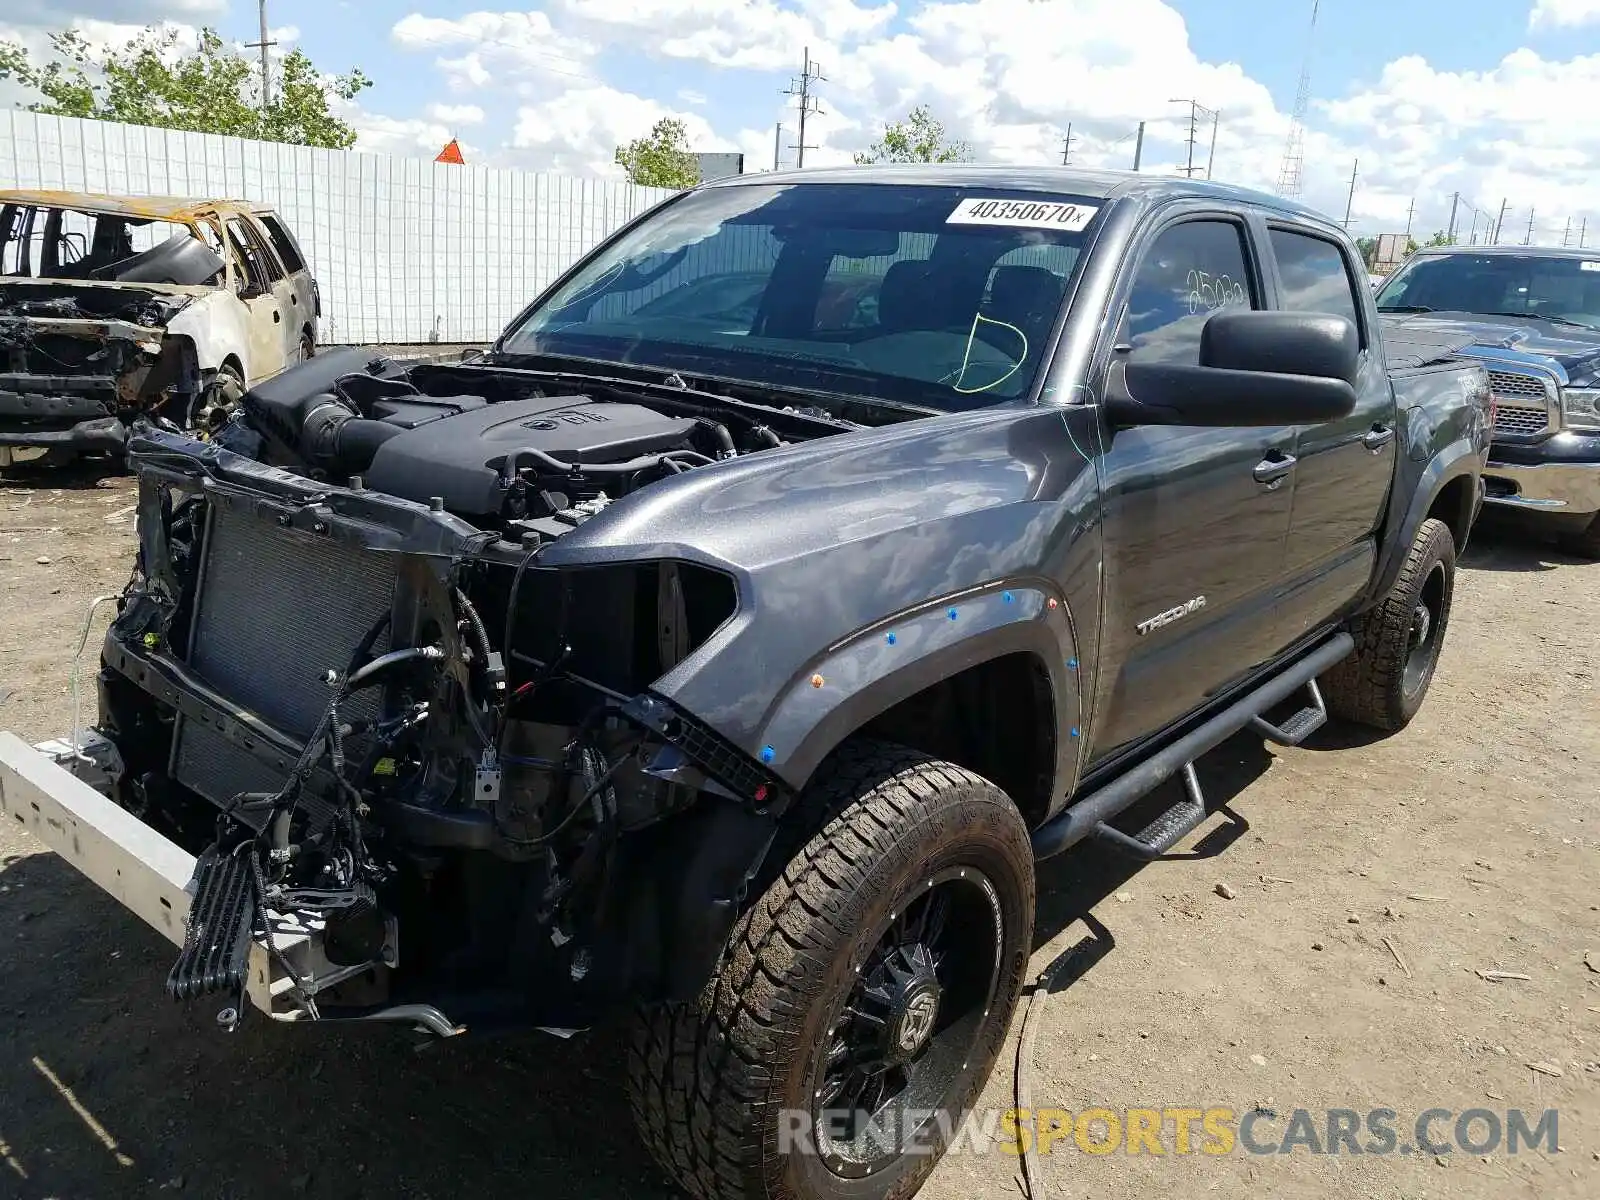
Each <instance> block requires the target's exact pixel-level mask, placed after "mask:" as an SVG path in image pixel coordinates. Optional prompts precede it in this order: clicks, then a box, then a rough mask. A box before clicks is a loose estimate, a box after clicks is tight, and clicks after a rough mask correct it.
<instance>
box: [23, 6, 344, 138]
mask: <svg viewBox="0 0 1600 1200" xmlns="http://www.w3.org/2000/svg"><path fill="white" fill-rule="evenodd" d="M50 45H51V49H52V50H53V51H54V56H53V57H52V59H51V60H50V61H49V62H46V63H44V64H42V65H40V64H36V63H34V62H33V61H32V60H31V59H30V58H29V56H28V52H27V51H26V50H25V49H24V48H23V47H22V46H20V45H17V44H16V43H14V42H0V79H15V80H16V81H17V82H19V83H21V84H22V85H23V86H25V87H27V88H30V89H32V90H33V91H35V92H38V93H39V95H40V96H41V97H42V99H39V100H37V101H34V102H33V103H31V104H29V105H28V108H29V109H30V110H31V111H33V112H36V113H44V114H46V115H49V116H57V117H89V118H92V119H95V120H100V121H125V122H127V123H128V124H131V125H154V126H157V127H159V128H162V129H183V130H187V131H189V132H191V133H224V134H232V135H234V136H236V137H247V138H260V139H262V140H265V141H269V142H292V143H294V144H295V145H300V146H324V147H327V148H329V149H334V150H348V149H349V148H350V147H351V146H353V145H355V140H356V131H355V130H354V129H352V128H351V127H350V126H349V125H348V124H346V123H345V122H344V121H341V120H340V119H339V118H338V117H336V116H334V115H333V113H331V112H330V111H329V104H330V103H331V102H332V101H333V100H334V99H335V98H337V99H339V100H350V99H353V98H354V97H355V96H356V94H357V93H358V92H360V91H361V90H362V89H363V88H367V87H371V86H372V81H371V80H370V79H368V78H367V77H366V76H365V75H363V74H362V73H361V71H360V70H359V69H357V70H352V71H350V73H349V74H346V75H335V76H327V75H323V74H322V73H321V72H319V71H318V70H317V69H316V67H315V66H314V65H313V64H312V62H311V60H310V58H308V57H307V56H306V54H305V52H304V51H302V50H294V51H291V52H290V53H289V54H287V55H285V56H284V58H283V60H282V61H281V62H280V63H279V64H278V66H279V70H278V78H277V79H276V80H275V81H274V86H273V88H272V91H271V98H270V100H269V101H268V103H267V105H266V107H265V109H264V110H263V108H262V105H261V75H260V68H259V65H258V63H257V62H256V60H254V59H250V58H246V57H245V56H244V54H243V53H241V52H240V51H239V50H238V49H236V48H234V47H233V46H231V45H229V44H228V43H226V42H224V41H223V40H222V38H221V36H220V35H219V34H218V33H217V31H216V30H214V29H202V30H201V31H200V41H199V44H198V45H197V46H196V47H195V48H193V49H184V48H182V47H180V46H179V45H178V34H177V31H176V30H171V29H169V30H165V31H163V30H161V29H159V28H157V27H156V26H151V27H149V28H147V29H145V30H143V31H142V32H140V33H139V34H137V35H136V36H134V37H132V38H130V39H129V40H128V41H127V42H125V43H123V44H122V45H120V46H107V47H103V48H97V47H94V46H91V45H90V44H89V43H88V42H87V41H86V40H85V39H84V37H83V35H82V34H81V33H79V32H78V31H77V30H75V29H69V30H66V31H65V32H62V33H55V34H51V35H50Z"/></svg>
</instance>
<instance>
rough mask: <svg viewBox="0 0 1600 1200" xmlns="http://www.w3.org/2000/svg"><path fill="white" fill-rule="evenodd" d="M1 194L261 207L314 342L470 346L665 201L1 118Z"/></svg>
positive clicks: (555, 183) (342, 153)
mask: <svg viewBox="0 0 1600 1200" xmlns="http://www.w3.org/2000/svg"><path fill="white" fill-rule="evenodd" d="M0 187H15V188H55V189H61V190H67V191H79V192H103V193H109V194H112V195H128V196H190V197H195V198H204V199H212V198H218V197H227V198H231V199H243V200H254V201H258V202H261V203H265V204H270V205H272V206H273V207H274V208H276V209H277V210H278V211H279V212H280V213H282V214H283V217H284V220H285V221H286V222H287V223H288V224H289V227H290V228H291V229H293V230H294V233H295V237H296V238H298V239H299V242H300V246H301V249H303V250H304V251H305V253H306V257H307V258H308V259H309V260H310V263H311V268H312V270H313V271H314V272H315V273H316V276H317V279H318V281H319V282H320V284H321V287H322V314H323V322H322V340H323V341H324V342H333V343H337V342H353V343H368V342H389V343H404V342H427V341H441V342H475V341H485V340H488V339H490V338H492V337H494V336H495V335H496V334H498V333H499V332H500V330H501V329H502V328H503V327H504V326H505V324H506V322H507V321H509V320H510V319H511V317H513V316H514V315H515V314H516V313H517V311H518V310H519V309H520V308H521V307H522V306H523V305H525V304H526V303H527V302H528V301H529V300H531V299H532V298H533V296H534V295H535V294H536V293H537V292H538V291H540V289H542V288H543V287H545V286H546V285H547V284H548V283H549V282H550V281H551V280H552V279H554V278H555V277H556V275H558V274H559V273H560V272H561V270H562V269H563V268H565V267H566V266H567V265H568V264H570V263H571V262H573V261H574V260H575V259H576V258H578V256H579V255H581V254H583V253H584V251H586V250H588V249H589V248H590V247H592V246H593V245H594V244H595V243H596V242H597V241H599V240H600V239H601V238H602V237H604V236H605V235H606V234H607V233H609V232H611V231H612V230H613V229H616V228H617V227H618V226H620V225H622V224H624V223H625V222H627V221H629V220H631V219H632V218H633V217H635V216H637V215H638V214H639V213H641V212H643V211H644V210H645V209H646V208H649V207H650V206H651V205H653V204H656V203H657V202H659V201H661V200H663V199H665V198H666V197H667V196H669V195H671V193H670V192H668V191H665V190H663V189H660V188H643V187H635V186H633V185H632V184H627V183H615V182H612V181H611V180H605V179H573V178H568V177H565V176H559V175H546V174H536V173H533V172H529V171H509V170H500V169H496V168H492V167H479V166H471V165H467V166H456V165H453V164H448V163H435V162H431V161H429V160H427V159H422V158H399V157H395V156H392V155H386V154H360V153H356V152H354V151H348V150H318V149H312V148H310V147H306V146H285V145H282V144H280V143H276V142H255V141H249V140H247V139H245V138H236V137H223V136H220V135H218V134H210V133H180V132H176V131H173V130H168V129H151V128H147V127H144V126H140V125H119V124H115V123H113V122H109V121H85V120H80V119H78V118H76V117H45V116H39V115H38V114H36V113H29V112H22V111H20V110H9V111H5V110H0Z"/></svg>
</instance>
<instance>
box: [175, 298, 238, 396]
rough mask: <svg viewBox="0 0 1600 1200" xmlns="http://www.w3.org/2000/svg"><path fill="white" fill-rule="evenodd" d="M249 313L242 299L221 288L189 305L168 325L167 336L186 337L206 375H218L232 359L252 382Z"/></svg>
mask: <svg viewBox="0 0 1600 1200" xmlns="http://www.w3.org/2000/svg"><path fill="white" fill-rule="evenodd" d="M246 317H247V312H246V309H245V307H244V305H243V304H241V303H240V302H239V298H238V297H237V296H235V295H234V294H233V293H232V292H230V291H227V290H226V289H224V288H217V289H216V290H215V291H213V292H210V293H208V294H206V295H204V296H201V297H199V298H198V299H197V300H196V301H195V302H194V303H193V304H189V305H186V306H185V307H184V309H183V311H182V312H180V313H178V315H177V316H175V317H173V318H172V320H170V321H168V322H167V332H168V333H169V334H173V335H175V336H179V337H186V338H188V339H189V341H190V342H191V343H192V344H193V346H194V354H195V361H196V362H197V364H198V365H199V367H200V370H202V371H207V372H209V371H215V370H216V369H217V368H218V367H220V366H222V364H223V362H224V361H226V360H227V359H228V358H230V357H232V358H235V359H237V360H238V361H239V364H240V365H241V366H242V367H244V369H245V373H246V375H247V376H248V377H249V380H250V381H251V382H254V376H253V375H251V374H250V352H249V349H248V347H249V344H250V342H249V329H248V328H247V326H246V323H245V322H246Z"/></svg>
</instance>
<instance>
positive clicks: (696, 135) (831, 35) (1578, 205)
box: [0, 0, 1600, 240]
mask: <svg viewBox="0 0 1600 1200" xmlns="http://www.w3.org/2000/svg"><path fill="white" fill-rule="evenodd" d="M1322 8H1323V11H1322V12H1321V15H1320V18H1319V25H1318V34H1317V39H1316V46H1315V52H1314V60H1313V97H1314V101H1315V103H1314V105H1313V109H1312V112H1311V114H1310V119H1309V120H1308V122H1307V125H1308V132H1307V136H1306V168H1305V186H1306V198H1307V199H1309V200H1311V201H1312V202H1313V203H1317V204H1319V205H1320V206H1322V207H1324V208H1327V209H1329V210H1332V211H1334V212H1335V213H1336V214H1337V215H1342V211H1343V207H1344V202H1345V192H1346V189H1347V187H1348V181H1349V176H1350V172H1351V169H1352V165H1353V164H1355V163H1356V162H1357V161H1358V160H1359V163H1360V168H1359V180H1358V188H1357V198H1356V203H1355V207H1354V213H1353V218H1354V224H1355V225H1356V226H1357V227H1358V228H1362V229H1368V230H1376V229H1380V228H1383V229H1387V228H1395V227H1396V226H1397V223H1398V225H1399V227H1403V225H1404V221H1405V218H1406V214H1407V212H1408V211H1409V210H1410V208H1411V206H1412V205H1413V204H1415V206H1416V216H1415V218H1414V227H1416V228H1419V229H1422V228H1424V227H1425V228H1426V231H1431V229H1432V228H1435V227H1438V226H1441V225H1442V224H1444V223H1445V222H1446V221H1447V220H1448V218H1449V211H1450V208H1451V203H1452V197H1453V196H1454V195H1455V194H1456V193H1457V192H1461V193H1462V194H1464V195H1465V196H1466V197H1467V203H1468V206H1469V207H1472V206H1476V207H1479V208H1485V209H1487V208H1494V209H1496V210H1497V209H1498V207H1499V202H1500V200H1502V199H1503V200H1505V201H1506V202H1507V204H1508V206H1509V208H1510V209H1511V210H1512V212H1513V213H1516V212H1520V213H1521V214H1522V217H1521V218H1520V219H1522V220H1524V221H1525V220H1526V219H1527V213H1528V211H1529V210H1530V209H1532V210H1533V211H1534V213H1535V214H1536V225H1537V227H1538V230H1539V236H1540V237H1542V238H1543V239H1544V240H1550V238H1552V237H1555V238H1556V239H1557V240H1559V236H1560V235H1561V234H1562V233H1563V231H1564V224H1565V219H1566V218H1567V217H1569V216H1570V217H1574V218H1576V219H1581V218H1582V217H1583V216H1585V215H1590V216H1594V217H1595V218H1596V228H1597V231H1600V171H1597V170H1596V167H1597V166H1600V128H1594V130H1593V132H1591V126H1592V124H1593V123H1592V122H1590V121H1588V120H1587V114H1588V113H1591V112H1593V111H1595V107H1596V105H1597V104H1600V0H1407V2H1406V3H1404V4H1403V5H1399V4H1395V3H1392V2H1382V0H1324V2H1323V5H1322ZM1536 9H1540V10H1542V11H1541V12H1540V13H1539V15H1538V16H1537V17H1536V16H1535V10H1536ZM1400 14H1403V15H1400ZM1309 17H1310V0H1041V2H1039V3H1032V4H1030V3H1027V0H935V2H928V0H899V2H898V3H896V2H894V0H693V2H690V0H539V2H538V3H536V4H527V3H523V4H521V5H519V4H517V3H516V0H501V2H500V3H499V4H498V5H494V4H482V3H476V4H475V3H472V2H471V0H269V19H270V24H271V25H272V27H273V28H274V29H278V30H283V31H285V33H286V34H290V33H292V35H293V39H294V41H295V43H296V44H298V45H300V46H302V47H304V48H305V49H306V50H307V51H308V52H309V53H310V55H311V56H312V58H313V60H314V61H315V62H316V63H317V64H318V65H319V66H321V67H322V68H323V69H325V70H345V69H347V68H349V67H350V66H355V65H359V66H360V67H361V68H362V69H363V70H365V71H366V73H367V74H368V75H370V76H371V77H372V78H373V80H374V82H375V86H374V87H373V88H372V89H371V90H370V91H368V92H366V93H363V95H362V96H361V98H360V100H359V104H358V107H356V108H355V109H353V110H352V111H351V112H350V114H349V116H350V119H351V120H352V122H353V123H354V124H355V125H356V127H357V128H358V129H359V130H360V131H361V141H360V146H361V148H365V149H372V150H376V151H382V152H389V153H406V154H431V153H433V152H434V151H435V150H437V148H438V146H439V145H440V144H442V142H443V140H444V139H445V138H446V137H448V136H450V135H451V134H457V135H459V136H460V138H461V140H462V142H463V144H464V145H465V146H466V147H467V150H468V157H469V161H475V162H486V163H494V164H499V165H508V166H520V167H526V168H532V169H545V170H552V169H553V170H561V171H566V172H572V173H597V172H598V173H604V172H607V171H610V170H611V169H612V168H611V165H610V159H611V153H612V150H613V149H614V147H615V145H616V144H617V143H618V142H619V141H625V140H627V139H628V138H630V137H633V136H637V135H639V134H641V133H643V132H645V131H646V130H647V129H648V128H649V126H650V124H651V123H652V122H653V121H654V120H655V119H656V118H658V117H660V116H664V115H676V116H680V117H682V118H683V119H685V120H686V122H687V123H688V125H689V130H690V135H691V139H692V141H693V143H694V144H695V147H696V148H697V149H742V150H743V151H745V153H746V156H747V163H748V169H755V168H758V167H766V166H770V164H771V155H772V130H773V124H774V122H776V121H778V120H785V121H787V122H788V125H789V129H788V131H786V136H785V138H784V142H785V150H784V157H785V160H786V162H787V161H790V160H792V157H793V153H792V150H790V149H789V148H788V143H790V142H792V140H793V110H792V108H790V109H788V110H787V111H785V108H784V106H785V103H786V101H785V98H784V97H783V96H781V95H780V92H781V89H782V88H784V87H785V86H786V85H787V83H788V79H789V76H790V74H791V73H793V72H794V71H797V70H798V67H799V60H800V52H801V48H802V46H803V45H804V44H806V43H808V42H809V43H810V44H811V46H812V50H813V53H814V54H816V55H817V56H818V57H820V58H821V59H822V64H823V69H824V71H825V72H826V74H827V76H828V79H827V81H826V82H824V83H822V84H820V85H819V94H820V97H821V100H822V103H823V106H824V108H825V109H826V110H827V115H826V116H825V117H824V118H822V119H821V120H819V121H816V122H813V126H812V131H811V132H812V137H811V139H810V140H812V141H814V142H815V143H816V147H817V148H816V149H815V150H813V151H811V152H810V161H812V162H827V161H841V160H847V159H848V157H849V156H850V154H851V153H852V152H853V151H854V150H857V149H859V148H861V147H862V146H864V145H866V144H867V143H868V142H870V141H871V140H873V137H874V136H875V135H876V134H877V133H878V132H879V131H880V130H881V126H882V124H883V122H885V121H887V120H893V119H897V118H899V117H901V116H903V115H904V113H905V112H906V111H907V110H908V109H909V108H910V107H911V105H912V104H915V103H927V104H928V105H929V106H930V107H931V108H932V109H933V111H934V113H935V114H936V115H937V116H939V117H940V118H942V119H943V120H944V121H945V122H946V123H947V125H948V126H949V127H950V129H951V131H952V133H953V134H955V135H957V136H960V137H962V138H964V139H965V140H966V141H967V142H968V143H969V144H970V146H971V147H972V150H973V153H974V156H975V157H977V158H980V159H993V160H998V161H1035V162H1038V161H1050V160H1051V159H1052V158H1054V159H1055V160H1057V161H1058V160H1059V153H1060V146H1061V137H1062V135H1063V134H1064V133H1065V130H1066V127H1067V124H1068V123H1069V122H1070V123H1071V124H1072V127H1073V131H1074V135H1075V138H1076V145H1075V159H1074V161H1076V162H1079V163H1084V164H1092V165H1112V166H1126V165H1128V160H1129V158H1130V154H1131V146H1132V136H1131V135H1132V131H1133V129H1134V128H1135V127H1136V125H1137V123H1138V121H1139V120H1141V119H1143V120H1146V121H1147V122H1149V125H1148V135H1147V148H1146V156H1145V165H1146V168H1147V169H1153V170H1170V169H1173V167H1174V166H1175V165H1176V164H1179V163H1181V161H1182V160H1183V158H1184V155H1185V147H1184V145H1183V137H1184V135H1185V134H1186V132H1187V126H1186V122H1185V121H1184V120H1183V119H1181V118H1183V117H1184V114H1183V113H1182V111H1181V110H1180V108H1179V106H1176V105H1171V104H1169V103H1168V101H1169V100H1170V99H1171V98H1172V97H1173V96H1194V97H1196V98H1197V99H1200V100H1201V101H1202V102H1203V103H1205V104H1208V105H1210V106H1211V107H1216V108H1220V109H1221V110H1222V112H1223V118H1222V125H1221V135H1220V138H1219V146H1218V152H1217V172H1216V173H1217V177H1218V178H1224V179H1231V180H1234V181H1237V182H1241V183H1246V184H1251V185H1255V186H1266V187H1272V186H1274V185H1275V183H1276V179H1277V171H1278V166H1279V163H1280V160H1281V156H1282V152H1283V146H1284V141H1285V135H1286V133H1287V129H1288V120H1289V118H1288V114H1289V112H1290V110H1291V109H1292V106H1293V102H1294V97H1295V90H1296V83H1297V80H1298V77H1299V73H1300V67H1301V62H1302V59H1303V56H1304V53H1305V49H1306V42H1307V36H1306V35H1307V26H1308V22H1309ZM162 19H164V20H170V21H173V22H177V23H180V24H186V25H191V26H192V25H198V24H212V25H216V26H218V27H219V28H220V29H221V30H222V32H223V33H224V34H225V35H227V36H230V37H232V38H236V39H238V40H240V41H249V40H254V38H255V36H256V7H255V4H254V3H250V2H248V0H44V5H43V8H42V9H35V10H32V11H30V13H29V15H28V16H27V17H26V18H23V17H21V16H18V15H13V16H9V17H0V33H4V32H7V31H8V30H7V27H8V25H9V26H10V31H12V32H16V31H17V30H18V29H19V25H18V22H21V21H23V20H25V21H26V26H22V27H20V31H21V34H22V35H23V36H24V38H25V40H29V35H31V38H32V39H33V40H36V39H37V37H38V35H39V33H40V32H41V31H42V29H43V28H46V27H49V26H51V25H55V26H57V27H59V25H60V24H62V23H64V22H65V21H67V20H89V21H98V22H116V23H119V24H122V25H124V26H126V25H128V24H129V23H139V22H144V21H149V20H162ZM29 27H31V28H29ZM90 28H91V29H95V30H99V31H101V32H102V33H103V34H104V35H105V36H107V37H109V36H113V35H114V33H115V31H114V30H110V31H108V30H107V27H105V26H101V25H91V26H90ZM1575 118H1576V119H1575ZM1202 136H1203V137H1204V138H1208V136H1209V131H1207V133H1206V134H1204V135H1202ZM1202 157H1203V153H1202ZM1464 221H1465V217H1464V216H1463V222H1464Z"/></svg>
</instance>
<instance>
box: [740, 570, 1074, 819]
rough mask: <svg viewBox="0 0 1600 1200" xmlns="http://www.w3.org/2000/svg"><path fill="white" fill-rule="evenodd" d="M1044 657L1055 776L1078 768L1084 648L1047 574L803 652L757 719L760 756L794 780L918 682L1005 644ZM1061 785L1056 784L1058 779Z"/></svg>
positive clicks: (918, 610)
mask: <svg viewBox="0 0 1600 1200" xmlns="http://www.w3.org/2000/svg"><path fill="white" fill-rule="evenodd" d="M1017 653H1023V654H1031V655H1033V656H1034V657H1035V658H1036V659H1038V661H1039V662H1040V664H1041V665H1042V666H1043V667H1044V669H1045V671H1046V674H1047V675H1048V677H1049V680H1050V692H1051V697H1052V708H1053V714H1054V725H1055V728H1057V729H1058V730H1060V731H1061V734H1062V736H1061V737H1059V738H1057V741H1056V746H1057V760H1056V769H1055V778H1056V779H1057V780H1071V779H1072V778H1073V776H1074V775H1075V774H1076V769H1077V754H1078V742H1079V738H1078V737H1077V734H1078V727H1079V717H1078V714H1079V711H1080V707H1079V692H1078V675H1079V670H1078V650H1077V639H1076V636H1075V633H1074V630H1073V625H1072V619H1071V614H1070V613H1069V611H1068V609H1067V605H1066V604H1065V603H1064V602H1063V601H1062V600H1061V598H1060V596H1059V594H1058V592H1057V591H1056V589H1055V588H1054V587H1053V585H1051V584H1049V583H1048V582H1046V581H1043V580H1036V579H1019V580H1014V581H1008V582H1007V581H1002V582H999V583H992V584H989V585H986V586H984V587H981V588H974V589H970V590H968V591H965V592H962V593H959V594H956V595H950V596H945V597H941V598H939V599H936V600H931V601H928V602H927V603H925V604H921V605H918V606H916V607H915V608H911V609H908V610H906V611H904V612H901V613H898V614H896V615H894V616H892V617H889V618H887V619H884V620H881V621H878V622H876V623H874V624H873V625H872V626H870V627H868V628H866V629H863V630H860V631H859V632H857V633H855V634H853V635H852V636H851V637H849V638H848V639H846V640H845V641H843V642H841V643H839V644H837V645H835V646H832V647H829V648H828V649H827V650H826V651H824V652H822V653H819V654H817V655H816V656H814V657H813V658H811V659H809V660H807V661H806V662H805V663H804V664H803V665H802V667H801V669H800V670H799V671H798V672H796V673H795V675H793V676H792V677H790V678H789V679H788V680H786V681H785V683H784V684H783V686H782V687H781V688H780V689H779V690H778V693H777V698H776V700H775V702H774V703H773V705H772V707H771V708H770V709H769V710H768V711H767V713H766V715H765V719H764V720H763V721H762V722H761V723H760V725H759V727H758V739H759V742H760V745H761V750H760V757H761V759H762V761H763V762H765V763H766V764H767V765H768V768H769V769H770V770H772V771H773V772H775V773H776V774H777V775H778V776H779V777H780V778H782V779H784V780H785V781H786V782H788V783H790V784H792V785H794V786H796V787H798V786H800V785H801V784H803V783H804V782H805V780H806V779H808V778H809V777H810V776H811V773H812V772H813V771H815V770H816V768H817V765H818V764H819V763H821V761H822V760H823V759H824V758H826V757H827V755H828V754H829V753H830V752H831V751H832V750H833V749H834V748H835V747H837V746H838V745H839V743H840V742H842V741H843V740H844V739H845V738H847V737H849V736H850V734H851V733H853V732H855V731H856V730H858V729H860V728H861V727H862V726H864V725H865V724H866V723H867V722H868V721H870V720H872V719H873V718H874V717H876V716H879V715H880V714H882V713H884V712H887V711H888V710H889V709H891V708H893V707H894V706H895V705H896V704H899V703H900V702H901V701H903V700H907V699H909V698H910V697H912V696H914V695H916V694H917V693H918V692H920V691H922V690H924V689H925V688H928V687H930V686H932V685H933V684H936V683H938V682H939V681H940V680H942V679H946V678H949V677H950V676H952V675H956V674H958V673H960V672H962V671H965V670H967V669H969V668H971V667H975V666H978V665H980V664H981V663H985V662H988V661H991V660H993V659H996V658H1000V657H1002V656H1003V655H1007V654H1017ZM1058 790H1059V789H1058Z"/></svg>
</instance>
